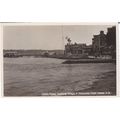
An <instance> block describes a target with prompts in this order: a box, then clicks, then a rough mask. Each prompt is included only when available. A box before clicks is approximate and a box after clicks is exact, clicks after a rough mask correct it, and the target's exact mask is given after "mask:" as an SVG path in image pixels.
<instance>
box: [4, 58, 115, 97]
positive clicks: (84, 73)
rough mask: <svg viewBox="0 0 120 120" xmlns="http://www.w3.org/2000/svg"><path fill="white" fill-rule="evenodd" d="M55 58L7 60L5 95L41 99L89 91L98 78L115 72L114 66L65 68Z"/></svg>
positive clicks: (107, 64) (89, 65) (87, 65)
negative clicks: (42, 96) (52, 95)
mask: <svg viewBox="0 0 120 120" xmlns="http://www.w3.org/2000/svg"><path fill="white" fill-rule="evenodd" d="M63 61H64V60H61V59H54V58H33V57H31V58H30V57H26V58H25V57H23V58H22V57H21V58H4V94H5V95H6V96H37V95H41V93H47V92H74V91H79V90H83V89H86V88H89V87H90V85H91V84H93V82H94V81H98V80H99V79H98V76H101V77H102V74H103V73H107V72H110V71H115V65H114V64H112V63H99V64H90V63H88V64H61V63H62V62H63Z"/></svg>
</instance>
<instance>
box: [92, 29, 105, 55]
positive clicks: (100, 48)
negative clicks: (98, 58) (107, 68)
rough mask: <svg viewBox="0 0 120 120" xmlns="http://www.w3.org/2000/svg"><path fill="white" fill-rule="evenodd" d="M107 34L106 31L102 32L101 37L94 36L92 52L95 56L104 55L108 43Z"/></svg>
mask: <svg viewBox="0 0 120 120" xmlns="http://www.w3.org/2000/svg"><path fill="white" fill-rule="evenodd" d="M106 41H107V39H106V34H104V31H100V34H99V35H94V37H93V39H92V51H93V53H94V54H96V55H99V54H104V52H105V49H106V46H107V43H106Z"/></svg>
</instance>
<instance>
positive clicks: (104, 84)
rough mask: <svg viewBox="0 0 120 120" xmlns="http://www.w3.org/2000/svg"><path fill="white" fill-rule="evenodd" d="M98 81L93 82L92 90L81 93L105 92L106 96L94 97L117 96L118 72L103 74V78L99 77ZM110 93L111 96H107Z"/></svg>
mask: <svg viewBox="0 0 120 120" xmlns="http://www.w3.org/2000/svg"><path fill="white" fill-rule="evenodd" d="M97 79H99V80H98V81H95V82H93V84H92V85H91V87H90V88H87V89H84V90H81V91H79V92H105V94H96V95H93V96H106V95H107V96H109V95H110V96H111V95H112V96H115V95H116V71H111V72H107V73H104V74H103V77H100V78H99V76H98V78H97ZM108 92H109V94H107V93H108ZM90 96H91V95H90Z"/></svg>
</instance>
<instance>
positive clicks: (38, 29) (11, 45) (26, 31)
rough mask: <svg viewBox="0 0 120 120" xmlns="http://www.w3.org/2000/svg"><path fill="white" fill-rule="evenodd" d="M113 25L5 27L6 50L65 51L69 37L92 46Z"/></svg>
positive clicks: (4, 46) (4, 45) (73, 41)
mask: <svg viewBox="0 0 120 120" xmlns="http://www.w3.org/2000/svg"><path fill="white" fill-rule="evenodd" d="M112 26H113V25H67V26H58V25H56V26H52V25H51V26H4V29H3V48H4V49H25V50H27V49H35V50H40V49H41V50H64V46H65V44H66V43H67V40H66V39H65V37H66V36H68V37H69V38H70V39H71V40H72V43H73V44H74V43H75V42H76V43H78V44H79V43H81V44H82V43H85V44H87V45H90V44H92V38H93V35H97V34H99V33H100V31H101V30H102V31H104V33H105V34H106V33H107V28H109V27H112Z"/></svg>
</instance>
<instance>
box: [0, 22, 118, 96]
mask: <svg viewBox="0 0 120 120" xmlns="http://www.w3.org/2000/svg"><path fill="white" fill-rule="evenodd" d="M38 25H41V26H42V25H44V26H47V25H50V26H51V25H55V26H56V25H58V26H61V25H115V26H116V44H117V45H116V52H117V53H116V56H117V60H116V96H120V81H119V73H118V72H119V67H120V66H119V55H120V53H119V24H118V22H105V23H104V22H101V23H100V22H75V23H74V22H65V23H63V22H10V23H9V22H6V23H5V22H3V23H0V36H1V38H0V39H1V46H0V47H1V51H2V52H1V56H0V57H1V59H2V61H1V69H0V70H1V78H2V80H1V85H0V86H1V89H0V90H1V91H0V93H1V96H2V97H6V96H4V78H3V76H4V75H3V74H4V73H3V72H4V71H3V69H4V66H3V27H4V26H38ZM116 96H75V97H116ZM10 97H12V96H10ZM15 97H19V96H15ZM22 97H40V96H22ZM41 97H48V96H41ZM51 97H61V96H51ZM63 97H74V96H63Z"/></svg>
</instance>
